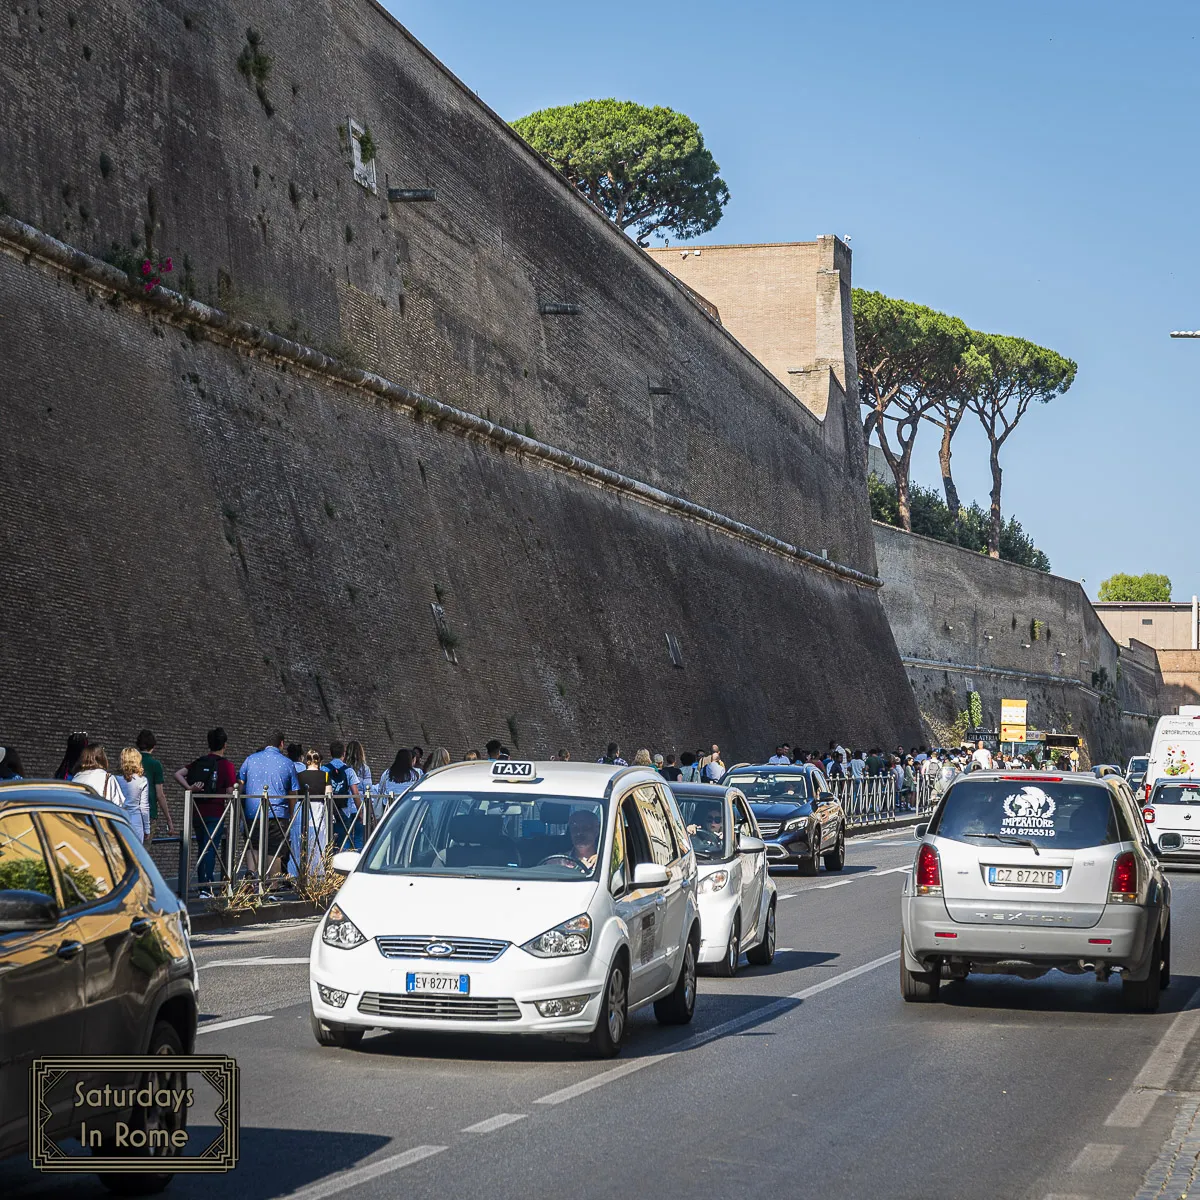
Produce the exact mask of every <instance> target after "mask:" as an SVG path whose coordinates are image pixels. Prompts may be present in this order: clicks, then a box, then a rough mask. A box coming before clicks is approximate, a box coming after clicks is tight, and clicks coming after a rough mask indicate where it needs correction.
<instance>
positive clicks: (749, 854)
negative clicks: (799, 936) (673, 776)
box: [671, 783, 776, 976]
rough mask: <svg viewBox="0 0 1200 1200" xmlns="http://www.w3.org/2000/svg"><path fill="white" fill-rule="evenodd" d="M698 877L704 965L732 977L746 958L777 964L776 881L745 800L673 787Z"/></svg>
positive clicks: (699, 786)
mask: <svg viewBox="0 0 1200 1200" xmlns="http://www.w3.org/2000/svg"><path fill="white" fill-rule="evenodd" d="M671 790H672V791H673V792H674V793H675V800H676V803H677V804H678V805H679V811H680V813H681V814H682V816H683V822H684V825H685V826H686V827H687V831H688V833H689V834H690V835H691V839H692V849H693V850H694V851H695V853H696V866H697V870H698V871H699V880H700V881H699V884H698V885H697V888H696V890H697V892H698V893H699V895H700V932H701V939H700V965H701V966H702V967H708V968H710V969H711V971H712V973H713V974H714V975H724V976H730V975H733V974H734V973H735V972H736V971H737V969H738V966H739V964H740V963H741V957H742V955H743V954H745V955H746V958H747V959H748V960H749V961H750V962H751V963H753V964H754V965H755V966H763V967H765V966H770V964H771V963H772V962H774V961H775V895H776V888H775V880H774V879H772V878H771V875H770V872H768V870H767V844H766V842H764V841H763V840H762V838H761V837H760V836H759V832H758V825H757V823H756V822H755V820H754V814H753V813H752V812H751V811H750V805H749V804H748V803H747V802H746V797H745V796H743V795H742V793H741V792H739V791H738V789H737V788H733V787H714V786H712V785H710V784H705V783H673V784H672V785H671Z"/></svg>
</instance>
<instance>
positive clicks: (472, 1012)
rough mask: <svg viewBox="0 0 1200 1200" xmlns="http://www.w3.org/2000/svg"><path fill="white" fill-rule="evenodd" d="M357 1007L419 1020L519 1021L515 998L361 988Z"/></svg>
mask: <svg viewBox="0 0 1200 1200" xmlns="http://www.w3.org/2000/svg"><path fill="white" fill-rule="evenodd" d="M358 1011H359V1012H361V1013H366V1014H367V1015H368V1016H372V1017H416V1018H418V1019H420V1020H422V1021H519V1020H520V1019H521V1010H520V1008H519V1007H518V1006H517V1002H516V1001H515V1000H510V999H492V998H490V997H476V996H410V995H407V994H405V993H403V992H399V993H389V992H364V993H363V998H362V999H361V1000H360V1001H359V1002H358Z"/></svg>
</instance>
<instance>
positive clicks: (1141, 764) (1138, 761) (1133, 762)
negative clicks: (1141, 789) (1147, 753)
mask: <svg viewBox="0 0 1200 1200" xmlns="http://www.w3.org/2000/svg"><path fill="white" fill-rule="evenodd" d="M1149 765H1150V760H1149V759H1148V758H1131V759H1130V760H1129V773H1130V775H1136V774H1138V773H1141V774H1143V775H1144V774H1145V773H1146V768H1147V767H1148V766H1149Z"/></svg>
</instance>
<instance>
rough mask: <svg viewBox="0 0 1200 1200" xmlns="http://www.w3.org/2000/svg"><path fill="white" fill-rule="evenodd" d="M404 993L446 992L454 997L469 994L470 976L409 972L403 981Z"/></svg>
mask: <svg viewBox="0 0 1200 1200" xmlns="http://www.w3.org/2000/svg"><path fill="white" fill-rule="evenodd" d="M404 990H405V991H406V992H446V993H450V994H451V995H456V996H469V995H470V994H471V977H470V975H429V974H426V973H425V972H424V971H409V972H408V974H407V976H406V978H405V981H404Z"/></svg>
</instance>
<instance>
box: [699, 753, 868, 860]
mask: <svg viewBox="0 0 1200 1200" xmlns="http://www.w3.org/2000/svg"><path fill="white" fill-rule="evenodd" d="M721 783H722V784H723V785H724V786H726V787H736V788H738V789H739V790H740V791H741V792H742V794H743V795H744V796H745V797H746V799H747V800H749V801H750V807H751V809H753V811H754V817H755V820H756V821H757V822H758V828H759V831H760V832H761V833H762V836H763V840H764V841H765V842H766V843H767V862H768V863H769V864H770V865H771V866H778V865H780V864H783V863H795V864H796V866H797V867H799V869H800V874H801V875H815V874H816V873H817V872H818V871H819V870H820V869H821V860H822V858H824V860H825V866H826V868H827V869H828V870H830V871H840V870H841V869H842V867H844V866H845V865H846V815H845V813H844V812H843V811H842V806H841V805H840V804H839V803H838V802H837V799H836V797H835V796H834V795H833V793H832V792H831V791H830V790H829V784H828V783H826V782H825V776H824V775H822V774H821V772H820V770H819V769H818V768H816V767H814V766H804V765H798V766H793V767H783V766H779V767H773V766H771V765H770V764H766V765H764V766H755V767H748V766H737V767H731V768H730V769H729V770H728V771H726V772H725V776H724V778H723V779H722V780H721Z"/></svg>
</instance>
